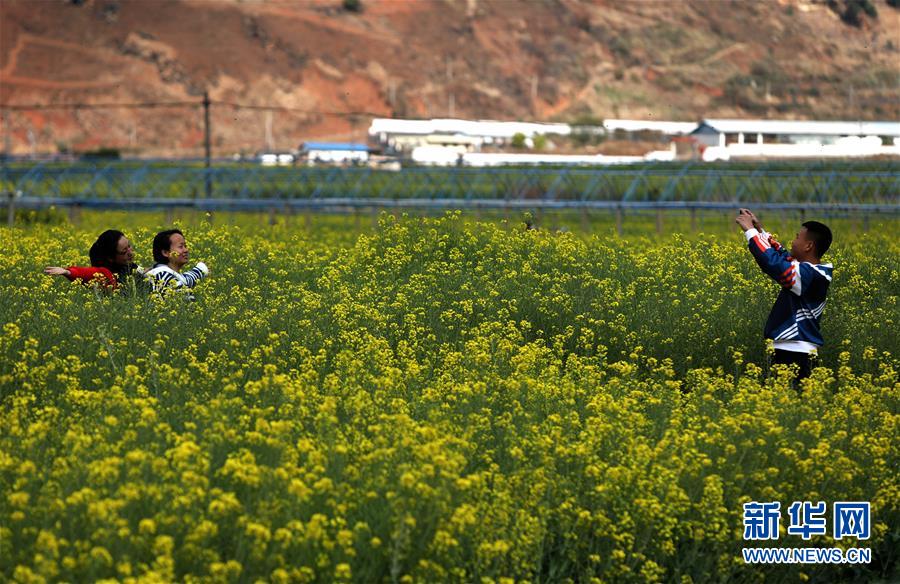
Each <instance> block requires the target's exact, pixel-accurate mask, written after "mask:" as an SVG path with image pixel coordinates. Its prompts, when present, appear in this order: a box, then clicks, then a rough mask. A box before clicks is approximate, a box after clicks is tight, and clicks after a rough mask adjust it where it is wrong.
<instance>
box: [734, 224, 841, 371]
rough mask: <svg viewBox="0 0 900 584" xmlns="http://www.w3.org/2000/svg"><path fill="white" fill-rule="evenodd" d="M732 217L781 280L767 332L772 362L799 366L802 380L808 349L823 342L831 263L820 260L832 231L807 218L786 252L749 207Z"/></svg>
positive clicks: (755, 254) (762, 263)
mask: <svg viewBox="0 0 900 584" xmlns="http://www.w3.org/2000/svg"><path fill="white" fill-rule="evenodd" d="M734 221H735V223H737V224H738V225H740V226H741V228H742V229H743V230H744V235H745V236H746V237H747V241H748V243H749V246H750V253H752V254H753V257H754V259H756V263H757V264H759V267H760V268H762V271H763V272H765V273H766V274H767V275H768V276H769V277H770V278H772V279H773V280H775V281H776V282H778V283H779V284H781V291H780V292H779V293H778V298H777V299H776V300H775V305H774V306H773V307H772V311H771V312H770V313H769V319H768V320H767V321H766V328H765V333H764V334H765V337H766V338H767V339H772V340H773V341H774V344H775V359H774V361H773V362H774V363H776V364H779V363H780V364H796V365H797V366H798V367H799V368H800V374H799V376H798V379H803V378H805V377H808V376H809V374H810V369H811V366H810V357H809V356H810V353H812V352H813V351H815V350H816V349H818V348H819V347H821V346H822V345H823V344H824V340H823V339H822V332H821V330H820V329H819V319H820V318H821V316H822V311H823V310H824V309H825V297H826V296H827V294H828V286H829V285H830V284H831V272H832V269H833V268H832V265H831V264H823V263H821V260H822V256H823V255H825V252H826V251H828V248H829V247H830V246H831V230H830V229H828V227H826V226H825V225H823V224H822V223H819V222H818V221H807V222H806V223H804V224H803V227H801V228H800V231H799V232H798V233H797V236H796V238H795V239H794V241H793V242H792V243H791V251H790V253H788V252H787V251H786V250H785V249H784V248H783V247H782V246H781V245H780V244H779V243H778V242H777V241H775V240H774V239H773V238H772V236H771V235H769V234H768V233H766V231H765V230H764V229H763V228H762V225H760V223H759V220H758V219H757V218H756V215H754V214H753V213H752V212H750V210H749V209H741V210H740V212H739V213H738V216H737V217H735V219H734Z"/></svg>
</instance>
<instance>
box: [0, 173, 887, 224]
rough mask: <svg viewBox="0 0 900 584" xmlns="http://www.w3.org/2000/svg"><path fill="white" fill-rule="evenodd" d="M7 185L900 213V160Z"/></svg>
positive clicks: (118, 200)
mask: <svg viewBox="0 0 900 584" xmlns="http://www.w3.org/2000/svg"><path fill="white" fill-rule="evenodd" d="M0 189H2V190H3V191H4V192H5V193H7V195H8V197H9V202H10V205H17V206H22V207H27V208H38V207H46V206H49V205H56V206H62V207H66V206H78V207H85V208H119V209H135V208H167V207H169V208H171V207H195V208H199V209H206V210H261V209H272V208H273V207H277V208H285V209H333V208H390V207H402V208H523V207H524V208H546V209H554V208H585V209H589V208H627V209H632V208H633V209H673V208H680V209H720V208H733V207H734V206H736V205H743V204H747V205H749V204H753V205H755V206H756V207H758V208H759V207H768V208H780V209H805V208H819V209H828V210H831V211H833V212H843V213H858V212H861V213H900V164H898V163H897V162H863V163H807V164H797V163H781V164H773V163H769V164H724V165H723V164H720V165H709V164H696V163H666V164H653V165H636V166H631V165H629V166H612V167H599V168H598V167H594V168H582V167H555V168H548V167H525V168H468V167H454V168H433V167H413V168H403V169H402V170H399V171H391V170H381V169H377V168H368V167H349V168H344V167H300V166H294V167H263V166H259V165H255V164H248V163H233V162H221V161H220V162H218V163H216V164H214V165H213V166H211V167H209V168H205V167H204V165H203V162H202V161H119V160H117V161H103V162H100V161H97V162H55V161H47V162H40V163H33V162H31V163H29V162H21V161H12V162H7V163H6V164H4V165H3V166H2V168H0Z"/></svg>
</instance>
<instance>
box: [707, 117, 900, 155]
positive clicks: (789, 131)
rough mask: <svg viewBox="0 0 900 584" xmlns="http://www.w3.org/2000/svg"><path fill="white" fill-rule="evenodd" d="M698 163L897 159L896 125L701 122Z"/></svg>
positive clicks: (898, 124)
mask: <svg viewBox="0 0 900 584" xmlns="http://www.w3.org/2000/svg"><path fill="white" fill-rule="evenodd" d="M691 137H693V138H694V139H695V140H696V141H697V142H698V143H699V144H701V145H702V147H703V160H707V161H713V160H730V159H732V158H849V157H872V156H900V122H815V121H793V120H721V119H707V120H703V121H702V122H701V123H700V124H699V125H698V126H697V129H696V130H694V131H693V132H692V133H691Z"/></svg>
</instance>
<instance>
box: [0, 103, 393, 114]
mask: <svg viewBox="0 0 900 584" xmlns="http://www.w3.org/2000/svg"><path fill="white" fill-rule="evenodd" d="M209 104H210V105H213V106H225V107H230V108H233V109H244V110H256V111H276V112H290V113H300V114H307V115H316V116H335V117H353V116H356V117H378V116H380V115H382V114H379V113H375V112H368V111H343V112H341V111H325V110H314V109H305V108H295V107H286V106H279V105H256V104H244V103H236V102H230V101H212V100H210V102H209ZM202 106H203V102H202V101H169V102H143V103H33V104H6V103H0V110H9V111H34V110H38V111H39V110H60V109H112V108H119V109H142V108H165V107H202Z"/></svg>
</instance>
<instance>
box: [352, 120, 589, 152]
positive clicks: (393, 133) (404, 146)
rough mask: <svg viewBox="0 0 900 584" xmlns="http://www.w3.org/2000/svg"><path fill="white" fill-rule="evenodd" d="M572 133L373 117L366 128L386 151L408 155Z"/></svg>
mask: <svg viewBox="0 0 900 584" xmlns="http://www.w3.org/2000/svg"><path fill="white" fill-rule="evenodd" d="M571 133H572V127H571V126H570V125H569V124H542V123H533V122H496V121H491V120H458V119H432V120H395V119H392V118H375V119H373V120H372V125H371V126H369V137H370V139H371V140H372V141H373V142H377V143H378V144H380V145H381V146H382V148H384V150H385V151H393V152H411V151H412V150H413V149H415V148H417V147H420V146H435V145H439V144H443V145H447V146H457V145H465V146H466V150H467V151H470V152H471V151H473V150H478V149H479V148H480V147H481V146H482V145H484V144H488V145H494V144H505V143H508V142H509V141H510V140H512V138H513V136H515V135H516V134H522V135H523V136H525V137H526V138H534V136H537V135H562V136H567V135H569V134H571Z"/></svg>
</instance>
